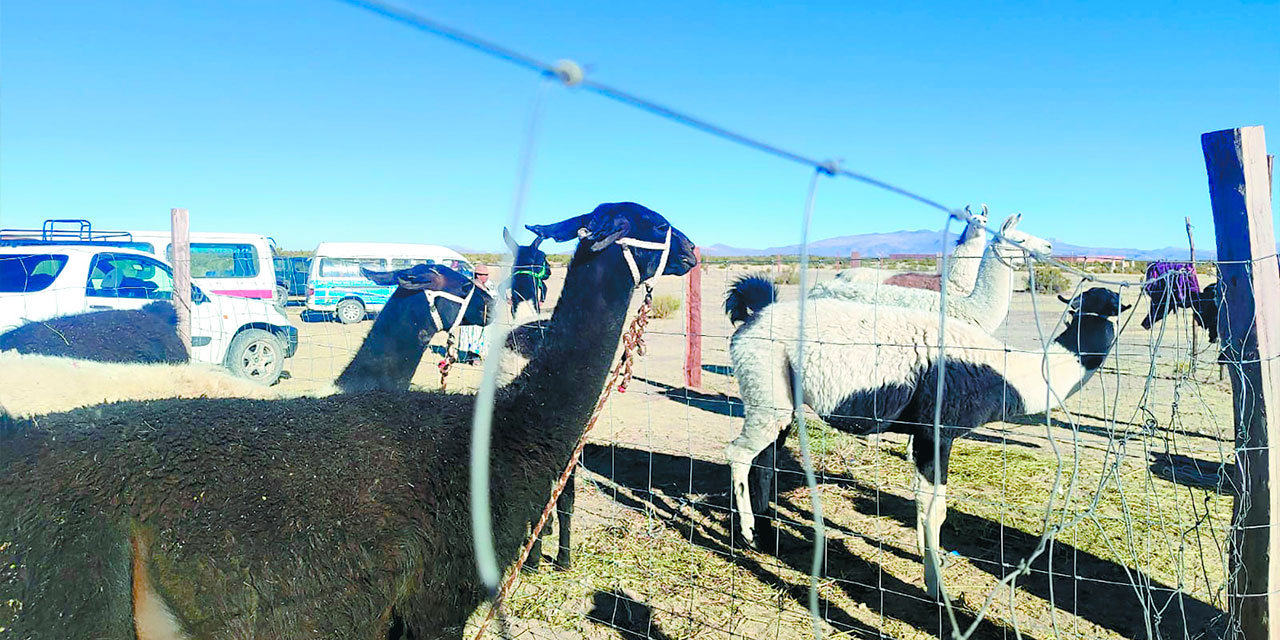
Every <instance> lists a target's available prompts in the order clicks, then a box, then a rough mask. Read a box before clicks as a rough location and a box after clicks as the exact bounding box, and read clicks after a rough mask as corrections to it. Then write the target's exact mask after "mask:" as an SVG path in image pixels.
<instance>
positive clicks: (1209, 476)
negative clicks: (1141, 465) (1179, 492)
mask: <svg viewBox="0 0 1280 640" xmlns="http://www.w3.org/2000/svg"><path fill="white" fill-rule="evenodd" d="M1148 468H1150V469H1151V473H1152V475H1155V476H1156V477H1159V478H1162V479H1164V480H1167V481H1169V482H1172V483H1174V484H1180V485H1183V486H1185V487H1193V488H1196V489H1207V490H1209V491H1213V492H1216V493H1217V494H1219V495H1224V496H1234V495H1236V481H1235V479H1236V478H1237V477H1238V476H1237V475H1236V465H1234V464H1230V463H1225V462H1210V461H1208V460H1200V459H1199V458H1191V457H1188V456H1183V455H1178V454H1176V453H1158V452H1154V451H1153V452H1152V453H1151V464H1150V466H1149V467H1148Z"/></svg>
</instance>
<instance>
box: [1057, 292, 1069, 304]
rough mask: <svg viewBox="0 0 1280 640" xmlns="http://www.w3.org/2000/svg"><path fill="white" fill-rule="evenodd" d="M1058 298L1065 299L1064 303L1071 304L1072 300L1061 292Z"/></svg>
mask: <svg viewBox="0 0 1280 640" xmlns="http://www.w3.org/2000/svg"><path fill="white" fill-rule="evenodd" d="M1058 299H1059V300H1061V301H1063V302H1064V303H1066V304H1071V300H1069V299H1067V298H1064V297H1062V294H1061V293H1059V294H1058Z"/></svg>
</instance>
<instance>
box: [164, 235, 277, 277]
mask: <svg viewBox="0 0 1280 640" xmlns="http://www.w3.org/2000/svg"><path fill="white" fill-rule="evenodd" d="M165 253H166V255H168V257H169V261H170V262H172V261H173V246H172V245H170V246H169V248H168V249H167V250H166V251H165ZM256 275H258V250H257V248H255V247H254V246H253V245H251V244H239V243H231V242H192V243H191V277H193V278H252V277H254V276H256Z"/></svg>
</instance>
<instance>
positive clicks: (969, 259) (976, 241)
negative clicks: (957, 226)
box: [943, 225, 987, 296]
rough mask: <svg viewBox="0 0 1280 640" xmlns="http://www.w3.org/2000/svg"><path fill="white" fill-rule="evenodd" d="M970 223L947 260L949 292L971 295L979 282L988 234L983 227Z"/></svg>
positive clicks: (946, 276) (944, 280)
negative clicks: (980, 267) (979, 271)
mask: <svg viewBox="0 0 1280 640" xmlns="http://www.w3.org/2000/svg"><path fill="white" fill-rule="evenodd" d="M975 227H976V225H970V226H969V227H967V228H966V229H965V236H964V237H963V238H962V239H961V241H960V244H958V245H956V249H955V251H953V252H952V253H951V259H950V260H948V261H947V273H946V274H945V277H944V278H943V282H945V283H946V285H947V293H952V294H958V295H962V296H965V295H969V292H971V291H973V287H974V286H975V284H976V283H977V279H978V269H979V266H980V264H979V263H980V262H981V258H982V255H983V248H984V247H985V246H986V243H987V234H986V231H984V230H983V229H982V227H976V228H975Z"/></svg>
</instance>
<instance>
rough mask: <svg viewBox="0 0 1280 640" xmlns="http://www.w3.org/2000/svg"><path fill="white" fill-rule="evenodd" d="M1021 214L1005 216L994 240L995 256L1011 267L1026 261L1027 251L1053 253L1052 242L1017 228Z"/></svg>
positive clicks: (1018, 265) (1019, 265)
mask: <svg viewBox="0 0 1280 640" xmlns="http://www.w3.org/2000/svg"><path fill="white" fill-rule="evenodd" d="M1021 221H1022V214H1021V213H1015V214H1013V215H1011V216H1009V217H1008V218H1005V221H1004V223H1003V224H1001V225H1000V237H999V238H998V239H997V240H996V243H995V247H994V248H995V251H996V256H998V257H999V258H1001V259H1002V260H1003V261H1004V262H1005V263H1006V264H1008V265H1009V266H1012V267H1021V266H1023V265H1025V264H1026V262H1027V254H1028V252H1032V253H1038V254H1042V255H1049V254H1051V253H1053V243H1052V242H1049V241H1048V240H1045V239H1043V238H1037V237H1036V236H1033V235H1031V234H1029V233H1027V232H1025V231H1022V230H1020V229H1018V228H1017V227H1018V223H1019V222H1021Z"/></svg>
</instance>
